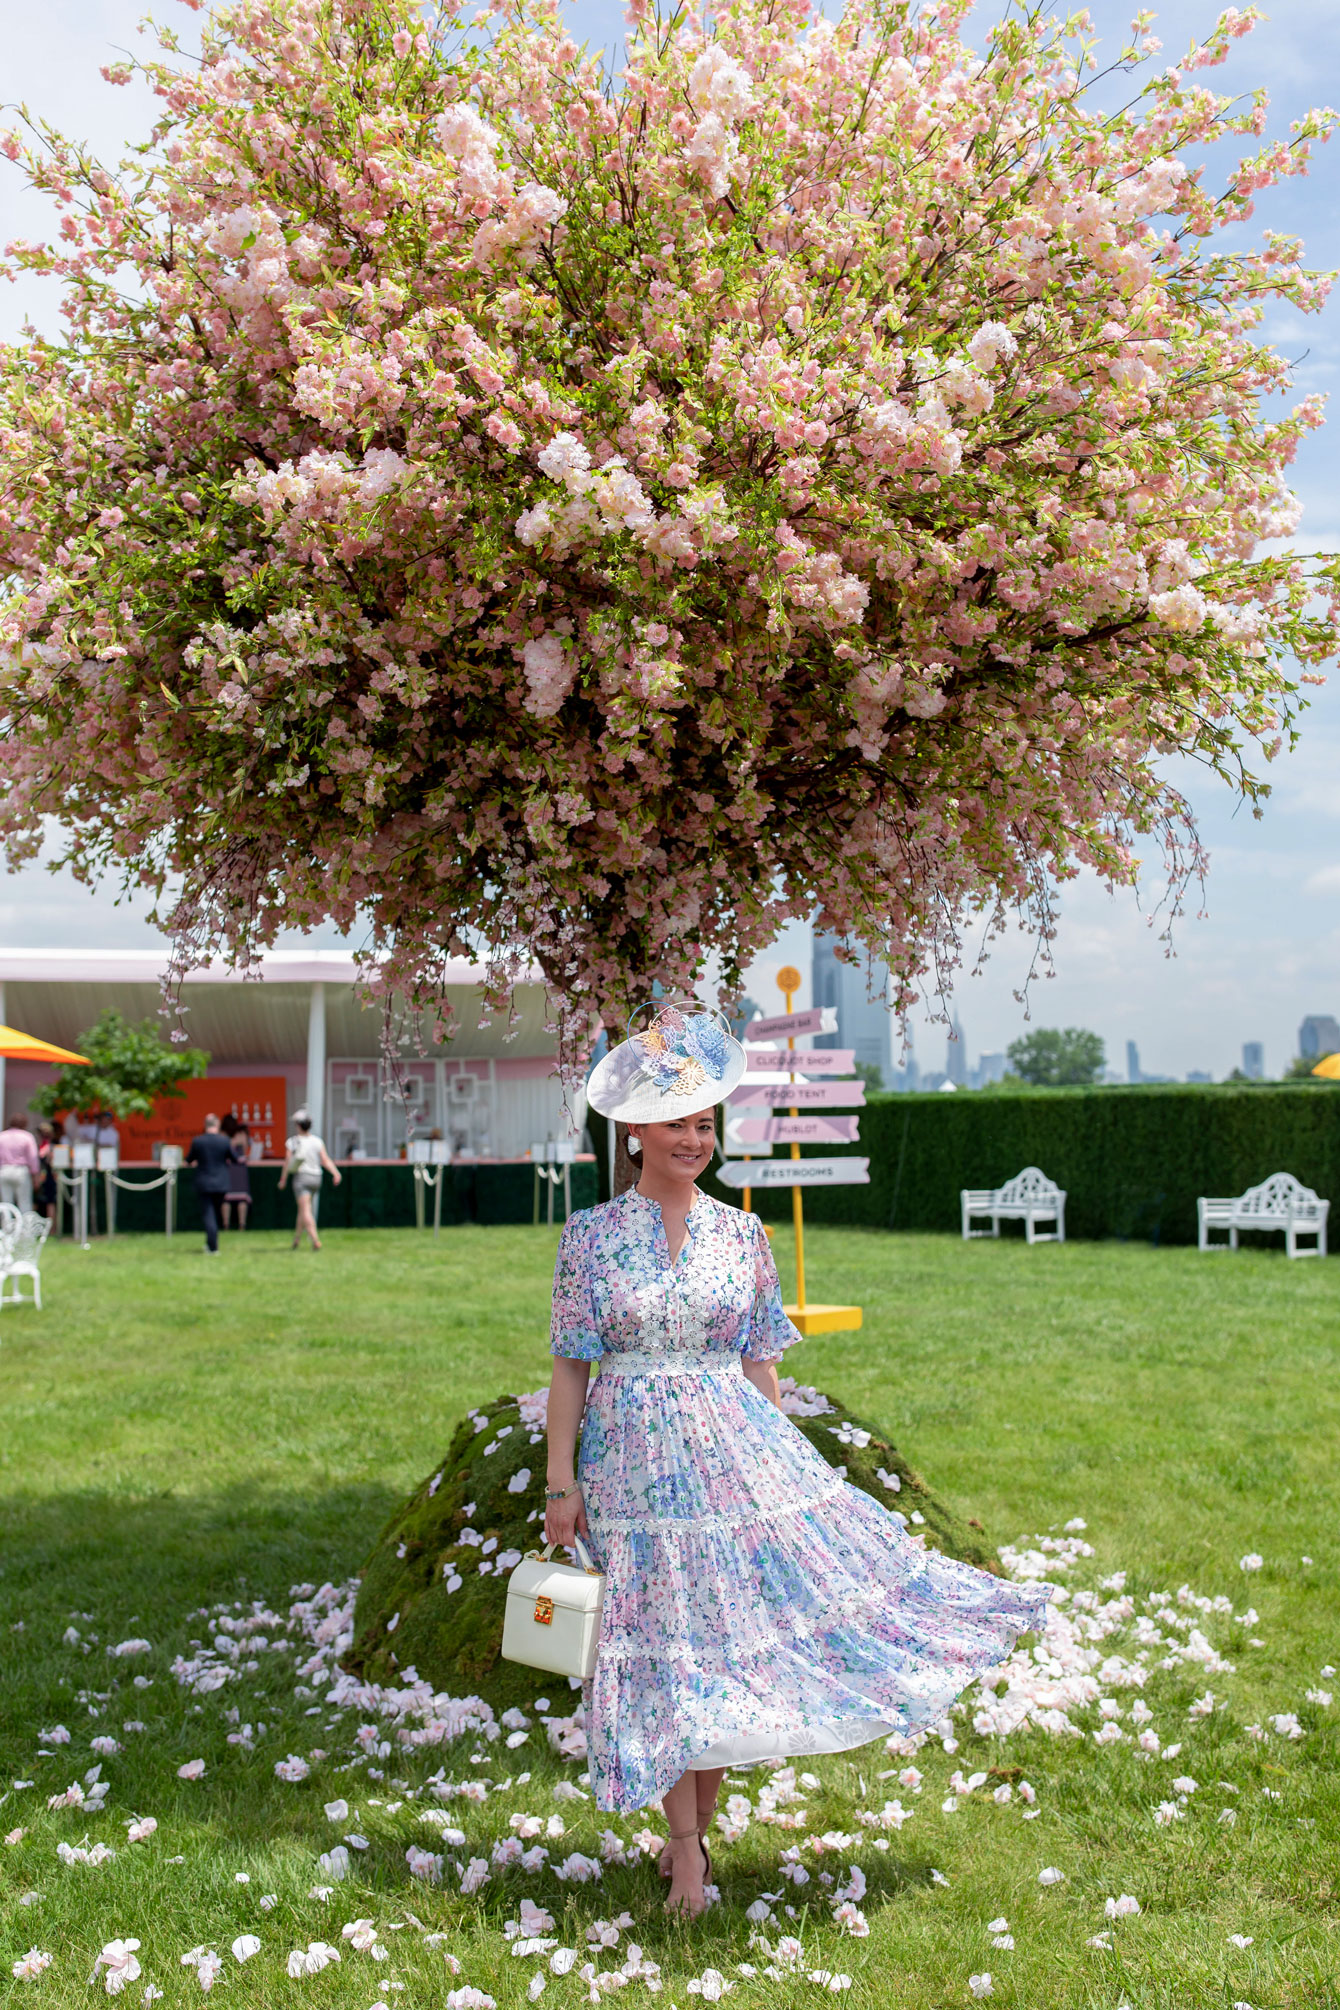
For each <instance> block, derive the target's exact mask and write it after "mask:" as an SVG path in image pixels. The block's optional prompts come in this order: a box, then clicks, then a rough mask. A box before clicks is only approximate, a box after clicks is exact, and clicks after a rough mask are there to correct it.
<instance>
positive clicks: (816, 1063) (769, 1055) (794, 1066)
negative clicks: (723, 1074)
mask: <svg viewBox="0 0 1340 2010" xmlns="http://www.w3.org/2000/svg"><path fill="white" fill-rule="evenodd" d="M744 1058H745V1061H746V1062H747V1064H748V1068H749V1072H750V1074H751V1075H789V1074H791V1073H792V1072H793V1071H794V1073H796V1074H798V1075H800V1076H801V1077H802V1078H803V1077H804V1076H806V1075H849V1074H850V1073H851V1071H852V1069H853V1068H854V1067H855V1065H856V1049H855V1048H854V1047H800V1048H797V1049H796V1051H795V1052H794V1053H789V1052H788V1051H787V1049H786V1048H785V1047H746V1048H745V1050H744Z"/></svg>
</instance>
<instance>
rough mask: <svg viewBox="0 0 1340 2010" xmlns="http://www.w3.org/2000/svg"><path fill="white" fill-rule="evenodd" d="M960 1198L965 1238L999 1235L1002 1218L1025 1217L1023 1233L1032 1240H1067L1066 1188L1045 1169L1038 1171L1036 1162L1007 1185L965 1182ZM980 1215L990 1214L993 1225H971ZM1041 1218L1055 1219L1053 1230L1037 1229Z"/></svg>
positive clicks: (1011, 1219) (1003, 1219)
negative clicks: (1039, 1230) (968, 1184)
mask: <svg viewBox="0 0 1340 2010" xmlns="http://www.w3.org/2000/svg"><path fill="white" fill-rule="evenodd" d="M959 1199H960V1201H961V1202H962V1206H963V1240H964V1241H965V1242H971V1241H972V1240H973V1239H974V1238H975V1237H977V1236H981V1235H999V1234H1000V1224H1001V1223H1002V1221H1022V1223H1023V1225H1024V1235H1025V1237H1026V1239H1027V1240H1028V1241H1029V1242H1064V1241H1065V1192H1064V1190H1063V1189H1062V1188H1061V1187H1059V1186H1057V1184H1056V1182H1055V1180H1050V1179H1048V1177H1047V1175H1046V1173H1044V1172H1039V1171H1038V1168H1037V1167H1036V1166H1025V1167H1024V1169H1023V1171H1022V1172H1021V1173H1016V1174H1015V1176H1014V1178H1013V1179H1012V1180H1007V1181H1006V1183H1005V1185H1004V1186H998V1187H966V1186H965V1187H963V1188H962V1189H961V1191H960V1194H959ZM980 1215H990V1217H991V1226H990V1228H974V1227H973V1226H972V1221H973V1217H974V1216H980ZM1040 1221H1050V1222H1052V1223H1054V1227H1053V1229H1052V1231H1051V1233H1050V1234H1048V1235H1040V1234H1039V1233H1038V1223H1039V1222H1040Z"/></svg>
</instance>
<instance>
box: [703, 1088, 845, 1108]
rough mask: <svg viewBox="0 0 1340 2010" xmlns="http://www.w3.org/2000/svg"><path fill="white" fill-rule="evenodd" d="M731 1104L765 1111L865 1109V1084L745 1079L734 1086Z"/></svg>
mask: <svg viewBox="0 0 1340 2010" xmlns="http://www.w3.org/2000/svg"><path fill="white" fill-rule="evenodd" d="M730 1103H731V1105H732V1107H739V1106H740V1105H742V1104H747V1105H749V1106H750V1107H752V1108H754V1109H763V1110H792V1109H795V1110H863V1109H864V1108H865V1083H864V1082H862V1081H855V1082H744V1083H742V1084H741V1085H740V1087H739V1088H738V1089H732V1091H731V1094H730Z"/></svg>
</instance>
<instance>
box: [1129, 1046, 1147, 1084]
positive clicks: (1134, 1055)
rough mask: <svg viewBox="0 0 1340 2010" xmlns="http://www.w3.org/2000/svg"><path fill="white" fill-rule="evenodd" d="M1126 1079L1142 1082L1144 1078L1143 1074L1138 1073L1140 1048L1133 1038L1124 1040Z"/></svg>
mask: <svg viewBox="0 0 1340 2010" xmlns="http://www.w3.org/2000/svg"><path fill="white" fill-rule="evenodd" d="M1126 1080H1127V1081H1128V1082H1143V1080H1144V1076H1143V1075H1142V1074H1141V1073H1140V1049H1139V1048H1138V1047H1137V1046H1136V1044H1135V1042H1134V1040H1128V1041H1127V1042H1126Z"/></svg>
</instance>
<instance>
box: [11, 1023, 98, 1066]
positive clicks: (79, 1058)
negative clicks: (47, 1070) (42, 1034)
mask: <svg viewBox="0 0 1340 2010" xmlns="http://www.w3.org/2000/svg"><path fill="white" fill-rule="evenodd" d="M0 1061H46V1062H52V1061H67V1062H69V1061H73V1063H74V1064H75V1066H76V1067H77V1068H88V1067H91V1066H92V1063H91V1061H90V1060H89V1058H88V1056H87V1054H72V1053H71V1052H70V1050H69V1048H68V1047H53V1046H52V1044H51V1042H50V1040H38V1039H36V1038H35V1037H34V1035H33V1034H31V1033H16V1032H15V1031H14V1028H13V1027H12V1026H0Z"/></svg>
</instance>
